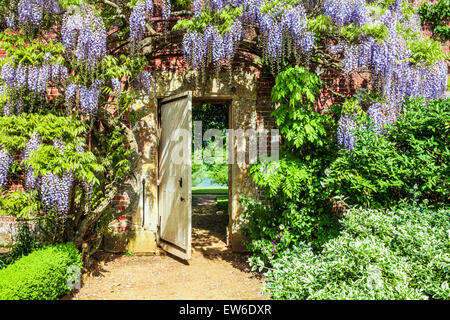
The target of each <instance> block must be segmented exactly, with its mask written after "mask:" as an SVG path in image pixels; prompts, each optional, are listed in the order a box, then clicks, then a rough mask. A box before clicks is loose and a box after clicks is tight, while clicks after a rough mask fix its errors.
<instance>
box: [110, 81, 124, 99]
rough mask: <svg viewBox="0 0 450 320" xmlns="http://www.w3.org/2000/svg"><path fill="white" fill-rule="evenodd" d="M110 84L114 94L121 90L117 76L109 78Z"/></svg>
mask: <svg viewBox="0 0 450 320" xmlns="http://www.w3.org/2000/svg"><path fill="white" fill-rule="evenodd" d="M111 85H112V88H113V91H114V94H116V95H118V94H120V92H121V91H122V86H121V84H120V80H119V79H118V78H113V79H111Z"/></svg>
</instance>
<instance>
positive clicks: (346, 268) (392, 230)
mask: <svg viewBox="0 0 450 320" xmlns="http://www.w3.org/2000/svg"><path fill="white" fill-rule="evenodd" d="M342 225H343V231H342V233H341V234H340V235H339V236H338V237H336V238H334V239H332V240H330V241H329V242H327V243H326V244H325V245H324V247H323V251H322V252H321V253H320V254H318V255H316V254H314V253H313V251H312V249H311V248H310V247H309V246H307V245H306V244H299V245H297V246H295V247H293V248H292V249H291V250H289V251H285V252H284V254H283V255H282V256H281V257H280V258H278V259H274V260H273V261H271V265H272V266H273V268H272V269H269V271H268V272H267V273H266V274H265V276H266V278H267V282H266V283H265V290H268V291H269V292H270V293H271V297H272V299H364V300H365V299H428V298H434V299H450V286H449V284H450V241H449V240H450V234H449V232H448V230H449V229H450V211H449V210H440V211H428V210H427V209H423V208H421V207H420V206H418V207H403V208H399V209H393V210H388V211H383V210H374V209H352V210H349V211H347V212H346V213H345V215H344V218H343V220H342ZM257 267H259V268H262V267H263V266H262V264H261V263H259V264H254V268H257Z"/></svg>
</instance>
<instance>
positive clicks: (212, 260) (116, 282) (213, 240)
mask: <svg viewBox="0 0 450 320" xmlns="http://www.w3.org/2000/svg"><path fill="white" fill-rule="evenodd" d="M227 221H228V216H227V215H226V213H225V214H223V213H222V214H221V213H219V214H217V213H216V201H215V196H213V195H199V196H194V197H193V218H192V225H193V228H192V234H193V237H192V247H193V254H192V259H191V260H190V261H189V264H187V263H185V262H184V261H181V260H178V259H177V258H175V257H173V256H170V255H165V254H164V253H161V254H160V255H155V256H131V257H129V256H123V255H112V254H104V256H103V259H104V263H101V264H100V267H99V271H98V272H97V273H96V274H93V275H91V276H89V277H87V279H85V281H84V283H83V286H82V288H81V290H80V291H79V292H77V293H75V294H74V296H73V297H67V298H72V299H150V300H158V299H164V300H173V299H193V300H196V299H201V300H215V299H224V300H227V299H236V300H250V299H252V300H260V299H267V298H268V296H267V295H262V294H261V289H262V279H261V277H260V276H259V275H258V274H255V273H252V272H250V270H249V267H248V265H247V263H246V256H245V255H242V254H237V253H233V252H231V250H230V249H229V248H228V247H227V246H226V243H225V241H226V229H225V228H226V224H227Z"/></svg>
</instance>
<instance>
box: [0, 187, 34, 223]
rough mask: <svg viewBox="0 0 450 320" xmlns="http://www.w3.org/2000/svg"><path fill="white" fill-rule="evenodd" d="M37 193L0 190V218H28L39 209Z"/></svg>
mask: <svg viewBox="0 0 450 320" xmlns="http://www.w3.org/2000/svg"><path fill="white" fill-rule="evenodd" d="M40 207H41V206H40V202H39V200H38V194H37V191H31V192H26V191H20V190H17V191H4V190H1V189H0V216H2V215H3V216H10V217H19V218H30V217H32V216H33V215H36V214H37V213H38V212H39V209H40Z"/></svg>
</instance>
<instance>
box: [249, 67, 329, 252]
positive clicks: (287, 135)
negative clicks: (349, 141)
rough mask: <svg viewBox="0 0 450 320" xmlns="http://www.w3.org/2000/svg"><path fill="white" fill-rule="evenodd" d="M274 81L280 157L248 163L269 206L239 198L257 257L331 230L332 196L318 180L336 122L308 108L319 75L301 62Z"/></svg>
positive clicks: (318, 84)
mask: <svg viewBox="0 0 450 320" xmlns="http://www.w3.org/2000/svg"><path fill="white" fill-rule="evenodd" d="M275 81H276V83H275V86H274V87H273V89H272V100H273V101H274V102H276V103H279V106H278V108H277V109H276V110H275V111H274V112H273V116H275V118H276V123H277V125H278V126H279V128H280V133H281V135H282V136H283V143H282V145H281V149H280V159H279V161H278V162H272V163H268V164H267V163H264V162H260V163H258V164H256V165H253V166H252V168H251V169H250V172H251V174H252V175H253V180H254V181H255V183H256V184H257V185H258V186H259V187H260V188H262V189H263V190H264V191H265V197H266V199H267V200H268V201H269V202H270V208H267V207H264V206H261V205H259V204H257V203H254V202H252V201H246V200H244V204H245V206H246V210H245V213H244V214H245V215H246V217H247V218H248V221H249V223H248V228H247V229H246V232H247V233H248V235H249V236H250V239H251V241H250V242H248V243H247V248H248V249H249V250H250V251H251V252H252V253H254V254H256V255H257V256H259V257H260V258H262V259H266V258H265V257H267V256H271V257H274V256H278V255H280V254H281V253H282V251H283V250H285V249H287V248H289V246H290V245H292V244H294V243H298V242H299V241H307V242H313V244H314V246H315V247H320V245H321V243H322V242H324V241H326V240H327V239H328V238H329V237H331V236H333V235H334V234H335V230H334V228H329V227H331V226H334V225H335V223H334V222H333V219H332V218H331V217H330V216H328V215H326V214H325V213H329V212H330V211H331V202H330V201H329V199H328V196H327V194H326V193H324V192H323V190H324V189H323V187H322V185H321V180H322V178H323V177H324V171H325V168H327V167H328V166H329V164H330V163H331V162H332V161H333V160H334V159H335V156H336V153H337V151H336V150H337V144H336V139H335V131H336V123H335V121H334V119H333V118H332V117H331V116H330V115H329V114H320V113H318V112H315V111H313V108H314V103H315V96H316V95H317V94H318V93H319V92H320V87H321V85H322V84H321V81H320V79H319V77H318V76H317V75H315V74H313V73H310V72H308V71H306V69H304V68H303V67H294V68H288V69H286V70H285V71H283V72H281V73H280V74H279V75H278V76H277V77H276V80H275ZM325 226H326V227H325ZM255 258H256V259H258V257H255Z"/></svg>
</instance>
